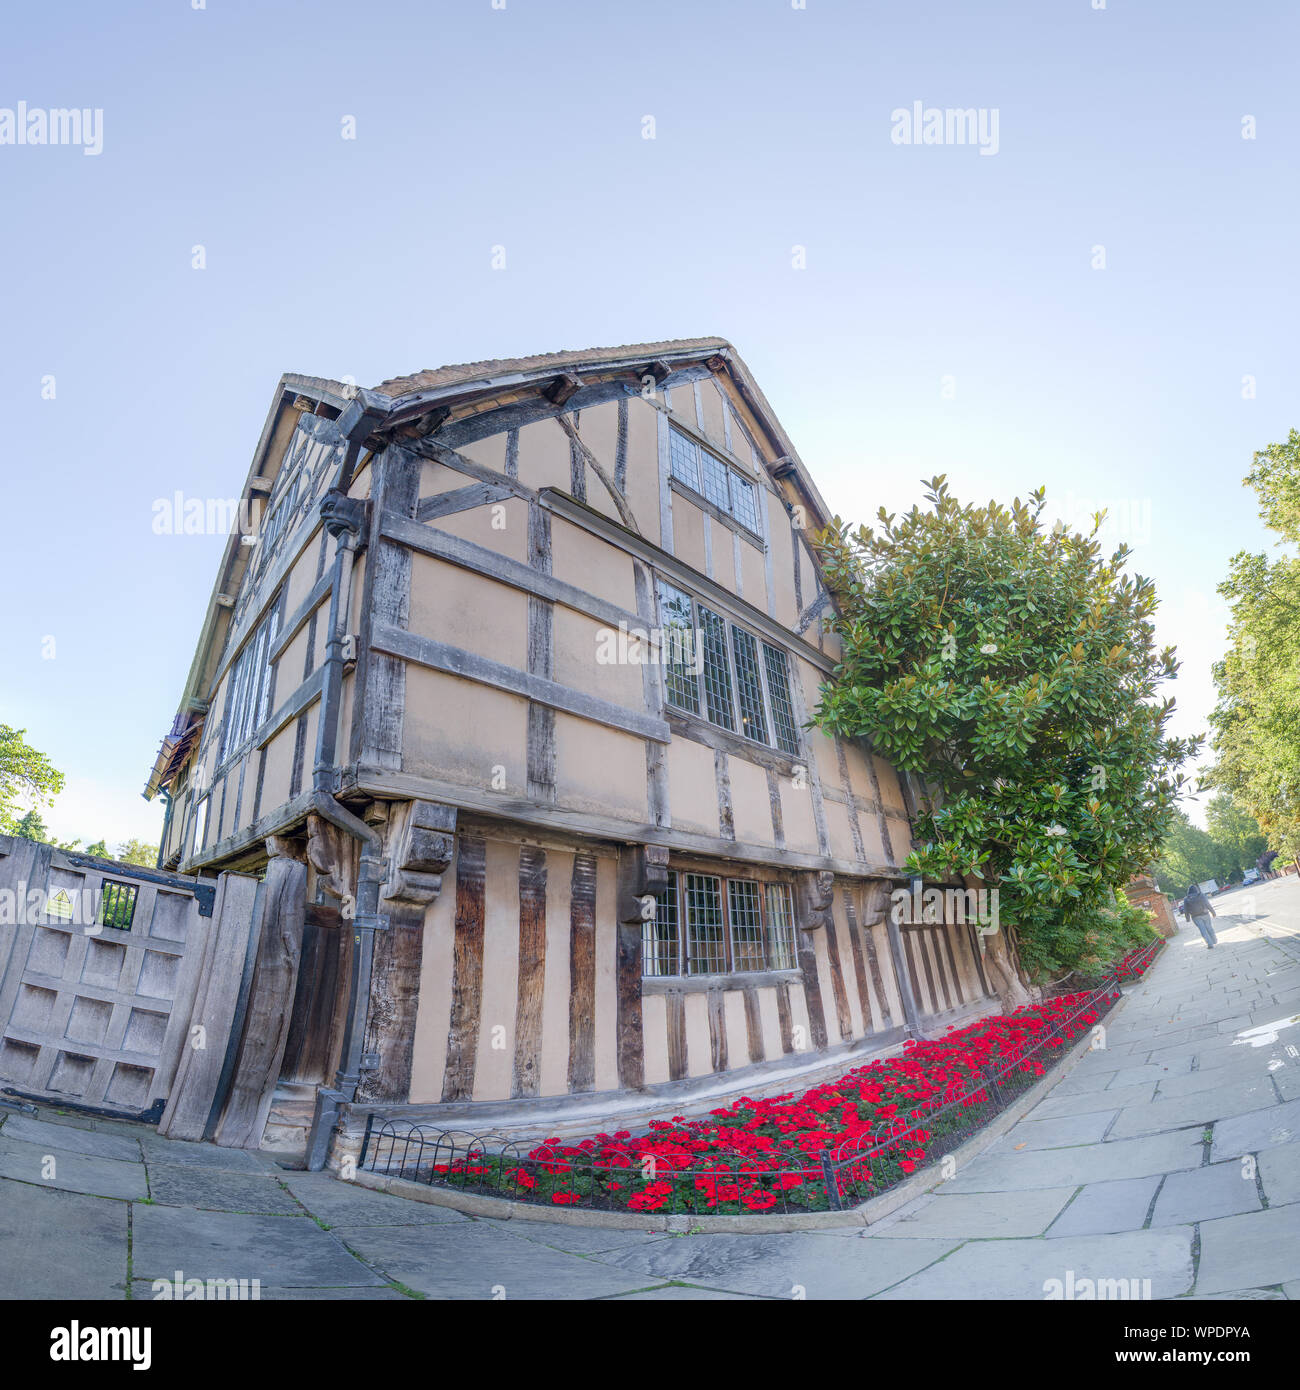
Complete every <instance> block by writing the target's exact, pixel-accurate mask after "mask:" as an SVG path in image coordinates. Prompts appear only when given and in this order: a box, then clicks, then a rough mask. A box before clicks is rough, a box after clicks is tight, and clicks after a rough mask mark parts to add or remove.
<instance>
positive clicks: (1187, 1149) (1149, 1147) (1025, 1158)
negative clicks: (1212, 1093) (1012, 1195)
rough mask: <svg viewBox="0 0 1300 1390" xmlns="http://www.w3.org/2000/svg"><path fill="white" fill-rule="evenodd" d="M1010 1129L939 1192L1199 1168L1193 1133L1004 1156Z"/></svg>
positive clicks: (1196, 1136) (1014, 1188)
mask: <svg viewBox="0 0 1300 1390" xmlns="http://www.w3.org/2000/svg"><path fill="white" fill-rule="evenodd" d="M1014 1136H1015V1131H1014V1130H1013V1131H1011V1133H1009V1134H1007V1135H1005V1136H1004V1137H1003V1138H1002V1139H1001V1140H999V1141H998V1144H997V1145H996V1147H995V1148H993V1149H990V1150H989V1151H988V1152H987V1153H985V1154H983V1155H982V1156H981V1157H979V1158H977V1159H975V1160H974V1161H973V1162H971V1163H970V1164H969V1165H968V1166H967V1167H966V1168H965V1170H964V1171H960V1172H958V1174H957V1176H956V1177H955V1178H953V1179H951V1180H950V1181H949V1182H947V1183H944V1184H943V1186H942V1187H941V1188H940V1189H939V1190H940V1191H943V1192H1016V1191H1023V1190H1024V1189H1026V1188H1032V1187H1061V1186H1066V1185H1074V1186H1082V1185H1083V1184H1085V1183H1092V1182H1107V1181H1110V1180H1111V1179H1115V1178H1146V1177H1152V1176H1154V1175H1156V1174H1158V1173H1172V1172H1174V1171H1176V1170H1178V1169H1183V1168H1196V1167H1199V1166H1200V1163H1201V1154H1202V1145H1201V1142H1200V1134H1199V1132H1193V1131H1189V1130H1179V1131H1176V1132H1175V1133H1173V1134H1156V1135H1150V1136H1148V1137H1146V1138H1143V1139H1115V1140H1107V1141H1105V1142H1104V1143H1101V1144H1087V1145H1084V1146H1082V1147H1080V1148H1077V1149H1046V1150H1042V1149H1040V1150H1038V1151H1036V1152H1034V1151H1030V1150H1025V1151H1024V1152H1023V1153H1015V1152H1008V1149H1007V1145H1008V1144H1009V1143H1010V1142H1011V1141H1013V1140H1014Z"/></svg>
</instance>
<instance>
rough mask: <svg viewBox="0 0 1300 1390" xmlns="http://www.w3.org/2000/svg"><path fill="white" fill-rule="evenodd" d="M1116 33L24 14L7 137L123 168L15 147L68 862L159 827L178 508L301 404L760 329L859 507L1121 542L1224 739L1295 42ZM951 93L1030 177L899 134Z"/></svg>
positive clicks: (841, 492)
mask: <svg viewBox="0 0 1300 1390" xmlns="http://www.w3.org/2000/svg"><path fill="white" fill-rule="evenodd" d="M1092 3H1093V0H1025V3H1005V0H1004V2H1003V3H998V0H992V3H988V4H978V5H976V4H969V3H960V2H959V0H948V2H947V3H925V2H924V0H911V2H910V3H908V4H894V5H889V4H884V3H879V0H872V2H871V3H864V2H863V0H856V2H855V0H807V7H806V9H795V8H794V7H793V6H792V5H791V3H790V0H744V3H741V0H689V2H688V0H665V3H660V4H656V5H651V6H644V5H632V4H613V3H610V0H506V5H505V8H503V9H494V8H493V7H492V4H491V0H422V2H420V3H417V2H416V0H401V2H400V3H399V2H396V0H373V3H370V4H367V5H365V6H356V5H350V4H342V3H331V2H330V0H322V2H318V3H313V4H310V5H307V4H288V3H252V2H251V0H207V5H206V8H205V9H202V10H197V11H196V10H194V9H193V8H192V7H191V3H190V0H155V3H134V4H133V3H114V4H112V5H105V4H102V3H85V2H82V3H58V4H55V3H50V4H45V5H39V6H37V5H32V6H23V7H21V8H19V7H10V8H9V9H8V11H7V13H6V17H5V30H6V32H5V43H4V54H3V57H0V108H16V106H17V103H18V102H19V101H25V102H26V103H27V104H28V107H29V108H56V107H71V106H77V107H89V108H102V110H103V151H102V153H101V154H99V155H98V156H87V155H85V154H83V152H82V151H81V150H80V149H79V148H69V147H49V146H44V147H41V146H13V145H0V193H2V195H3V206H4V208H5V215H4V217H3V220H0V258H2V259H0V263H2V264H3V265H4V267H5V274H4V276H3V280H2V281H0V306H2V310H3V322H4V324H5V328H6V331H5V332H4V333H3V334H2V335H0V391H2V392H3V402H4V418H5V432H6V442H5V449H4V465H3V466H4V470H5V486H4V490H3V494H0V495H2V496H3V499H4V519H5V526H4V538H5V553H6V561H7V563H6V566H5V571H6V576H7V580H8V584H7V588H8V595H7V599H8V601H7V602H6V603H5V604H4V607H3V614H2V616H0V624H2V625H3V626H2V628H0V638H2V639H3V646H2V647H0V650H2V651H3V668H2V670H0V721H4V722H7V723H10V724H15V725H17V726H19V727H25V728H26V729H27V731H28V737H29V739H30V741H31V742H33V743H34V744H35V745H36V746H38V747H40V748H42V749H44V750H45V751H46V752H47V753H48V754H49V755H50V756H51V757H52V758H53V760H54V762H55V763H56V764H57V765H58V766H59V767H61V768H62V769H64V770H65V771H66V773H67V774H68V779H69V783H68V785H69V790H68V791H67V793H65V795H64V796H63V797H62V798H60V801H59V802H58V803H57V804H56V806H55V808H54V810H53V811H52V812H51V813H49V814H48V815H47V820H48V821H49V823H50V825H51V826H52V828H53V829H54V830H55V831H56V832H57V833H58V834H60V835H62V836H65V837H68V836H73V835H79V836H82V837H83V838H85V839H87V840H89V839H94V838H99V837H100V836H106V837H107V838H108V839H109V841H110V843H111V842H112V841H114V840H115V839H116V838H120V837H123V836H126V835H130V834H140V835H156V833H157V829H158V826H159V824H160V820H161V813H160V810H159V809H158V808H156V807H149V806H147V805H146V804H145V803H144V802H143V801H142V800H141V799H140V796H139V791H140V787H141V785H142V784H143V782H144V779H145V776H146V774H147V772H148V769H149V766H150V764H151V762H152V759H153V757H154V754H155V752H156V750H157V746H158V743H159V740H160V738H161V736H162V735H163V733H164V732H165V731H166V729H167V727H168V725H169V723H170V721H171V718H172V715H173V713H174V710H175V707H176V703H177V699H178V696H179V693H180V689H181V685H182V682H183V680H184V678H185V675H186V672H187V670H188V667H189V663H190V659H191V655H192V652H193V645H194V641H195V639H196V636H197V632H198V627H199V623H200V620H201V617H202V615H203V611H204V608H205V605H206V603H207V600H208V596H209V593H210V590H211V585H212V581H213V577H214V572H215V567H216V564H217V562H218V558H219V556H220V553H221V550H222V544H223V542H222V539H221V538H220V537H184V536H180V537H177V536H170V537H169V536H158V535H155V534H154V533H153V531H152V520H153V502H154V500H155V499H157V498H160V497H169V496H171V494H172V493H173V492H174V491H176V490H177V489H180V490H182V491H183V492H185V493H186V494H187V495H191V496H199V497H207V496H216V497H228V496H231V495H234V493H235V492H236V490H237V489H238V487H239V485H240V483H241V482H242V479H243V477H244V473H245V471H246V469H247V467H248V463H249V459H250V456H251V452H252V450H253V447H254V445H255V443H256V440H257V436H258V432H259V430H260V428H261V424H262V421H263V418H264V416H265V413H266V410H267V408H268V405H269V402H270V398H271V394H272V391H273V389H274V386H275V383H276V380H277V378H278V377H279V375H280V373H281V372H283V371H286V370H290V371H300V372H305V373H313V374H320V375H323V376H333V377H345V376H347V377H352V378H354V379H355V380H357V381H358V382H360V383H362V384H366V385H373V384H375V383H377V382H378V381H380V380H381V379H383V378H384V377H387V376H391V375H396V374H399V373H404V372H410V371H414V370H417V369H419V368H421V367H432V366H436V365H439V364H441V363H444V362H461V361H468V360H473V359H476V358H480V357H494V356H510V355H514V354H523V353H530V352H540V351H549V350H553V349H559V348H579V347H587V346H594V345H600V344H611V343H624V342H636V341H641V340H650V339H656V338H672V337H686V336H694V335H698V334H712V333H717V334H722V335H724V336H726V337H729V338H730V339H731V340H732V341H733V342H734V343H735V344H736V345H737V347H738V348H739V350H740V352H741V353H742V355H743V356H744V357H745V358H746V360H747V361H748V362H749V364H750V366H751V367H752V368H753V370H754V372H755V373H756V375H757V377H758V380H759V381H760V383H761V384H762V386H763V388H764V390H765V392H766V393H767V395H768V397H769V399H770V400H771V401H772V403H773V405H774V406H775V408H776V410H777V412H778V414H779V415H780V416H781V418H782V420H783V421H784V423H785V425H786V427H787V429H788V430H789V432H790V434H791V436H792V438H793V439H794V440H795V443H796V445H797V447H798V448H799V450H800V453H801V454H802V456H803V457H804V459H805V460H806V461H807V463H808V464H809V466H810V468H811V469H812V471H813V473H814V475H815V476H816V478H817V480H818V482H819V484H820V486H821V489H822V492H823V494H824V495H825V496H826V498H827V499H828V501H829V502H830V503H831V505H832V506H833V507H834V508H836V509H837V510H838V511H840V512H841V513H842V514H843V515H845V516H850V517H854V518H869V517H870V516H872V515H874V512H875V509H876V507H877V506H879V505H880V504H881V503H884V504H885V505H887V506H888V507H890V508H891V509H898V508H904V507H906V506H908V505H910V504H911V502H913V501H914V500H917V498H918V497H919V494H920V487H919V485H918V482H917V480H918V479H919V478H921V477H923V476H929V475H931V474H933V473H935V472H939V471H946V472H947V473H948V475H949V477H950V478H951V480H952V483H953V487H954V489H955V490H956V491H957V493H958V495H960V496H971V497H975V498H978V499H981V500H983V499H985V498H987V497H990V496H993V497H998V498H1000V499H1009V498H1010V497H1011V496H1012V495H1014V494H1015V493H1017V492H1020V493H1021V494H1023V493H1024V492H1026V491H1027V490H1028V489H1030V488H1032V487H1034V486H1036V485H1038V484H1040V483H1041V484H1045V485H1046V486H1047V488H1048V490H1049V493H1050V494H1051V495H1052V496H1053V497H1054V498H1056V499H1057V500H1058V501H1059V503H1060V504H1061V506H1062V507H1063V508H1071V509H1073V510H1074V511H1076V512H1077V511H1079V510H1081V509H1082V508H1083V507H1085V506H1086V505H1087V504H1089V503H1090V504H1093V505H1109V506H1111V507H1112V508H1113V509H1115V510H1116V512H1117V513H1123V514H1126V515H1127V516H1128V518H1129V521H1130V529H1131V532H1132V533H1133V538H1134V539H1135V540H1137V541H1138V544H1137V547H1136V550H1137V554H1136V563H1137V565H1138V567H1139V568H1140V569H1142V570H1143V571H1144V572H1147V573H1150V574H1151V575H1153V576H1154V577H1155V579H1156V580H1157V582H1158V586H1159V590H1160V592H1161V594H1162V595H1163V596H1164V601H1165V606H1164V608H1163V609H1162V612H1161V617H1160V622H1159V625H1160V630H1161V635H1162V637H1163V638H1164V640H1166V641H1172V642H1177V643H1178V644H1179V646H1180V649H1181V651H1182V653H1183V655H1184V656H1185V658H1186V661H1187V666H1186V669H1185V672H1184V674H1183V675H1182V676H1181V677H1180V679H1179V680H1178V682H1177V683H1176V685H1175V686H1174V687H1173V693H1174V694H1176V695H1177V696H1178V697H1179V702H1180V709H1181V713H1180V716H1179V729H1180V731H1182V732H1189V731H1192V730H1194V729H1196V728H1200V727H1203V724H1204V717H1205V714H1206V712H1207V710H1208V708H1209V707H1210V705H1211V703H1212V690H1211V686H1210V683H1209V677H1208V665H1209V662H1210V661H1211V660H1213V659H1214V657H1215V656H1216V655H1217V654H1218V652H1219V649H1220V647H1221V645H1222V621H1223V612H1222V606H1221V604H1220V602H1219V600H1218V599H1217V598H1216V596H1215V594H1214V587H1215V585H1216V583H1217V582H1218V581H1219V579H1220V578H1221V577H1222V575H1223V573H1224V571H1225V569H1226V566H1227V561H1228V558H1229V556H1230V555H1231V554H1232V553H1233V552H1234V551H1235V550H1237V549H1239V548H1241V547H1252V548H1258V547H1259V546H1260V545H1261V544H1263V543H1264V533H1263V531H1262V528H1261V527H1260V526H1259V523H1258V521H1257V520H1256V516H1255V508H1254V504H1253V499H1252V495H1251V494H1250V493H1249V492H1248V491H1246V490H1245V489H1243V488H1242V487H1241V485H1240V480H1241V478H1242V475H1243V474H1244V473H1245V471H1246V470H1247V468H1248V466H1249V462H1250V456H1251V454H1252V452H1253V451H1254V450H1255V449H1256V448H1259V447H1261V446H1262V445H1264V444H1266V443H1267V442H1269V441H1271V440H1274V439H1279V438H1284V437H1285V435H1286V432H1287V430H1288V428H1289V427H1290V426H1292V425H1294V424H1297V423H1300V409H1297V405H1298V403H1297V399H1296V382H1297V380H1300V373H1298V371H1297V367H1298V366H1300V363H1298V362H1297V355H1298V354H1300V346H1298V344H1297V335H1296V332H1295V322H1296V305H1295V295H1296V283H1297V281H1296V270H1295V267H1296V254H1297V251H1296V248H1297V245H1300V236H1298V235H1297V232H1298V228H1297V212H1298V194H1297V188H1298V186H1300V185H1298V181H1297V177H1296V175H1297V168H1296V164H1297V151H1298V150H1300V101H1298V99H1297V96H1296V84H1295V72H1294V55H1295V52H1296V50H1297V38H1298V37H1300V34H1298V33H1297V30H1298V29H1300V11H1297V8H1296V6H1295V5H1294V3H1293V0H1271V2H1270V0H1261V2H1260V3H1249V2H1246V3H1241V4H1236V5H1227V4H1222V3H1218V0H1213V2H1212V3H1207V0H1191V2H1190V3H1172V0H1165V3H1142V4H1139V3H1137V0H1108V3H1107V8H1106V9H1104V10H1094V9H1093V8H1092ZM916 101H921V102H923V103H924V104H925V105H926V106H927V107H940V108H947V107H962V108H965V107H976V108H988V109H990V110H992V109H996V111H997V114H998V134H999V148H998V152H997V154H996V155H994V156H983V155H981V154H980V153H979V151H978V150H977V149H975V148H973V147H970V146H957V147H954V146H939V145H931V146H923V145H899V144H895V143H893V142H892V141H891V138H890V136H891V112H892V111H894V110H895V109H896V108H911V106H912V104H913V103H914V102H916ZM647 115H651V116H653V117H654V118H655V134H656V138H655V139H654V140H646V139H643V138H642V118H643V117H644V116H647ZM346 116H352V117H354V118H355V122H356V138H355V140H345V139H343V138H342V136H341V131H342V123H343V120H344V117H346ZM1245 116H1252V117H1254V119H1255V121H1256V123H1257V138H1256V139H1255V140H1253V141H1248V140H1243V139H1242V138H1241V131H1242V119H1243V117H1245ZM196 245H201V246H202V247H204V248H205V254H206V262H207V264H206V269H204V270H201V271H199V270H194V269H192V268H191V255H192V251H191V248H192V247H194V246H196ZM497 245H500V246H504V247H505V250H506V269H505V270H504V271H494V270H493V269H492V268H491V255H492V248H493V247H494V246H497ZM1097 245H1102V246H1104V247H1105V254H1106V262H1107V268H1106V269H1105V270H1100V271H1099V270H1094V269H1092V268H1091V264H1090V262H1091V259H1092V255H1093V251H1092V248H1093V247H1094V246H1097ZM795 246H802V247H805V248H806V263H807V265H806V269H802V270H796V269H794V268H793V267H792V264H791V260H792V248H793V247H795ZM49 375H52V376H53V377H54V379H55V392H56V394H55V398H54V399H53V400H47V399H42V380H43V378H45V377H47V376H49ZM1245 376H1252V377H1254V378H1255V379H1256V382H1257V397H1256V399H1254V400H1243V399H1242V395H1241V392H1242V385H1241V383H1242V378H1243V377H1245ZM945 377H950V378H952V383H951V384H952V387H953V389H954V390H955V395H954V396H953V398H952V399H945V398H944V394H943V381H944V378H945ZM47 637H53V638H54V639H55V649H54V650H55V655H54V658H53V659H45V658H43V656H42V643H43V639H45V638H47Z"/></svg>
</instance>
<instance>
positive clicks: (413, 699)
mask: <svg viewBox="0 0 1300 1390" xmlns="http://www.w3.org/2000/svg"><path fill="white" fill-rule="evenodd" d="M527 717H528V702H527V700H525V699H524V698H523V697H522V696H520V695H510V694H508V693H506V692H505V691H502V690H494V689H492V688H491V687H490V686H486V685H478V684H476V683H474V682H472V681H466V680H461V679H460V677H459V676H448V675H444V674H442V672H440V671H428V670H424V669H423V668H422V667H419V666H416V665H414V664H412V663H408V664H407V667H406V714H405V722H404V728H403V743H402V747H403V752H402V767H403V770H404V771H406V772H413V773H419V774H423V775H425V776H428V777H437V778H441V779H444V780H446V781H448V782H459V783H462V784H465V785H469V786H473V787H478V788H481V789H484V790H491V791H499V792H500V793H501V795H502V796H506V797H509V796H523V795H524V794H525V789H526V786H527V773H526V766H527V763H526V758H525V742H526V738H527ZM497 766H500V767H502V768H503V769H504V772H503V774H502V776H503V779H504V785H503V786H500V787H497V786H494V785H493V768H494V767H497Z"/></svg>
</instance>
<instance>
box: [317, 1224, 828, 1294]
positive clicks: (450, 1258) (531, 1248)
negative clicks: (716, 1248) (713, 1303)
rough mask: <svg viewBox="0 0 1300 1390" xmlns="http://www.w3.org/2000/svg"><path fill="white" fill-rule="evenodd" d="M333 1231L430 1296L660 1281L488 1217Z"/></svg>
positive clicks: (581, 1290) (597, 1288) (597, 1290)
mask: <svg viewBox="0 0 1300 1390" xmlns="http://www.w3.org/2000/svg"><path fill="white" fill-rule="evenodd" d="M333 1234H335V1235H337V1236H338V1237H339V1239H340V1240H342V1241H344V1242H345V1243H346V1244H347V1246H348V1247H349V1248H350V1249H352V1250H354V1251H356V1252H357V1254H358V1255H360V1256H361V1257H362V1258H363V1259H364V1260H365V1261H366V1262H367V1263H368V1264H370V1265H373V1266H374V1267H375V1268H376V1269H378V1270H382V1271H383V1273H384V1275H385V1276H386V1279H385V1282H389V1283H392V1282H396V1283H400V1284H404V1285H406V1287H407V1288H411V1289H417V1290H418V1291H419V1292H421V1293H425V1294H428V1295H429V1296H430V1297H431V1298H439V1299H493V1298H496V1297H499V1296H500V1295H501V1293H504V1296H505V1298H506V1299H521V1298H524V1299H538V1298H542V1299H550V1298H556V1297H563V1298H565V1299H570V1298H600V1297H604V1296H605V1295H608V1294H615V1293H632V1292H635V1291H636V1290H637V1289H644V1288H647V1287H649V1286H652V1285H654V1284H657V1283H659V1282H660V1281H659V1280H658V1279H656V1278H653V1277H649V1276H647V1275H645V1274H642V1273H640V1272H629V1271H626V1270H622V1269H617V1268H614V1267H612V1266H611V1265H610V1264H608V1263H598V1262H597V1261H596V1260H594V1259H585V1258H582V1257H581V1256H578V1255H570V1254H568V1253H567V1252H566V1251H563V1250H553V1249H551V1248H550V1247H549V1246H546V1245H541V1244H539V1243H538V1242H536V1241H531V1240H520V1239H519V1238H518V1237H516V1236H513V1235H511V1234H510V1233H509V1232H507V1231H503V1230H501V1229H499V1228H498V1225H497V1223H494V1222H488V1221H470V1222H466V1223H464V1224H463V1225H462V1224H461V1223H459V1222H457V1223H455V1224H451V1225H439V1226H341V1227H337V1228H336V1229H335V1231H334V1233H333ZM681 1239H682V1241H686V1240H689V1239H691V1238H690V1237H682V1238H681ZM716 1239H725V1237H716ZM740 1239H744V1237H740ZM671 1243H673V1244H679V1243H681V1241H674V1242H671ZM828 1244H836V1245H839V1244H847V1242H840V1241H835V1242H828ZM646 1248H647V1249H653V1248H654V1247H653V1246H650V1247H646ZM609 1258H610V1257H606V1259H607V1260H608V1259H609Z"/></svg>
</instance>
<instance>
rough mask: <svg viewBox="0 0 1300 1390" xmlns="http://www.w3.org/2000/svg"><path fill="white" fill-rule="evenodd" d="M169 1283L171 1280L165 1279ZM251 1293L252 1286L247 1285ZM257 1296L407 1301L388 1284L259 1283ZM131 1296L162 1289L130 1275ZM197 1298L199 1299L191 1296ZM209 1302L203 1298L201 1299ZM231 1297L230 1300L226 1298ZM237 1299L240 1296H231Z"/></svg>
mask: <svg viewBox="0 0 1300 1390" xmlns="http://www.w3.org/2000/svg"><path fill="white" fill-rule="evenodd" d="M166 1282H167V1283H168V1285H169V1286H170V1282H171V1281H170V1280H168V1281H166ZM249 1293H250V1295H251V1294H252V1293H253V1289H252V1287H251V1285H250V1288H249ZM256 1293H257V1297H256V1298H252V1297H250V1298H249V1299H248V1302H250V1303H254V1302H255V1303H280V1302H286V1301H288V1300H293V1301H294V1302H296V1303H321V1302H332V1301H336V1300H337V1301H339V1302H342V1301H344V1300H346V1301H348V1302H349V1303H409V1302H411V1299H410V1297H409V1296H408V1295H407V1294H404V1293H403V1292H402V1291H401V1290H400V1289H395V1288H393V1287H392V1286H391V1285H388V1284H378V1285H366V1286H364V1287H360V1288H358V1287H355V1286H353V1287H343V1288H315V1289H311V1288H302V1289H286V1288H283V1287H278V1286H274V1285H273V1286H271V1287H269V1288H264V1287H261V1286H259V1287H258V1288H257V1290H256ZM131 1297H132V1299H133V1300H135V1301H136V1302H139V1303H149V1302H156V1301H158V1300H159V1299H160V1298H162V1297H163V1291H162V1290H161V1289H158V1288H156V1287H155V1281H154V1280H150V1279H132V1281H131ZM194 1301H195V1302H198V1301H199V1300H198V1299H195V1300H194ZM202 1301H203V1302H208V1301H209V1300H207V1299H206V1298H205V1299H204V1300H202ZM227 1301H231V1300H227ZM234 1301H236V1302H238V1301H239V1300H234Z"/></svg>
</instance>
